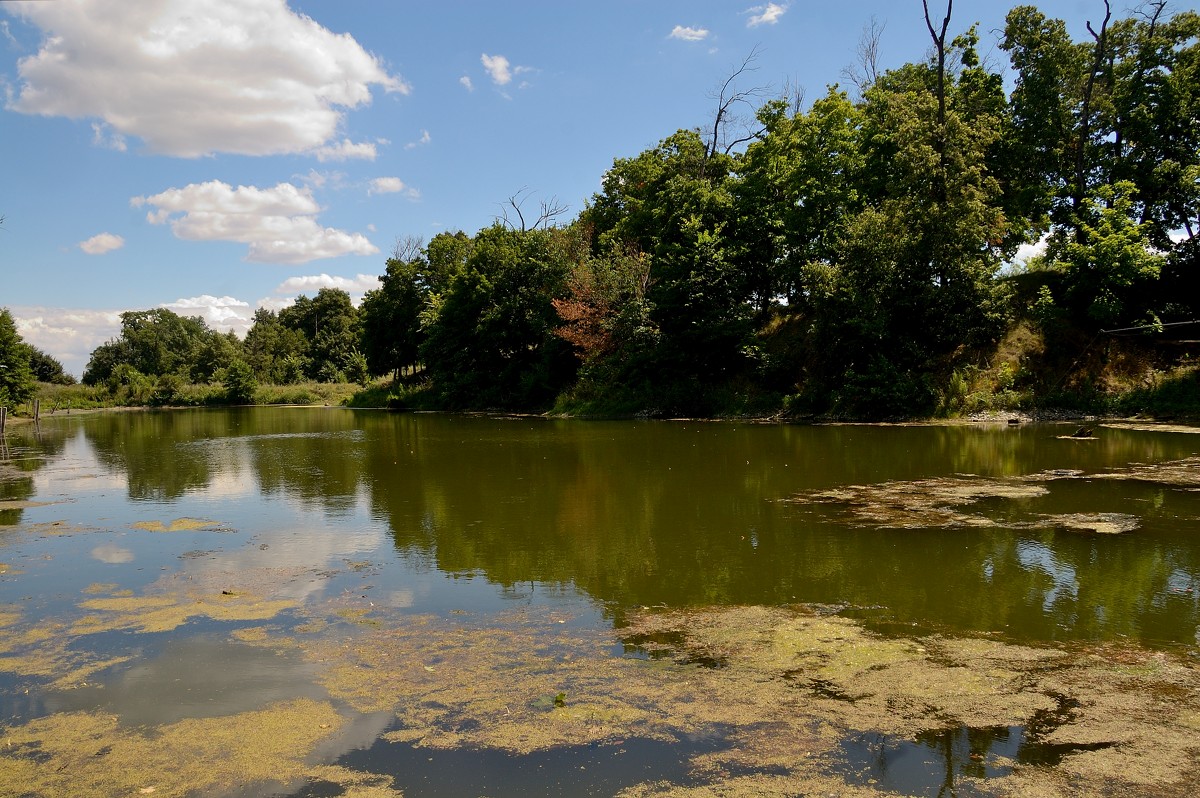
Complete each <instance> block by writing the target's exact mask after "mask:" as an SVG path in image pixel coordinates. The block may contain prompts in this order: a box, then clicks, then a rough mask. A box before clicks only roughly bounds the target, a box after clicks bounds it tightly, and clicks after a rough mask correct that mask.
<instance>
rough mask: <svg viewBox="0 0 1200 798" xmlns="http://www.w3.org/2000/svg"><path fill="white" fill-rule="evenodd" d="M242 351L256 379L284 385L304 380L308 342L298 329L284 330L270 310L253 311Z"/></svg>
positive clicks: (276, 316) (285, 328)
mask: <svg viewBox="0 0 1200 798" xmlns="http://www.w3.org/2000/svg"><path fill="white" fill-rule="evenodd" d="M242 348H243V351H244V352H245V359H246V362H247V363H248V364H249V365H250V367H251V368H252V369H253V370H254V374H255V376H256V378H257V379H258V380H260V381H262V382H268V383H274V384H276V385H288V384H291V383H295V382H299V381H300V380H302V379H304V373H305V370H306V368H307V358H306V356H305V354H304V353H305V352H306V351H307V350H308V339H307V338H305V336H304V333H302V332H300V331H299V330H294V329H290V328H288V327H285V326H284V325H283V324H282V323H281V322H280V321H279V316H278V315H277V314H276V313H275V312H274V311H272V310H268V309H267V308H259V309H258V310H256V311H254V323H253V324H252V325H251V327H250V329H249V330H248V331H247V332H246V340H245V341H244V342H243V345H242Z"/></svg>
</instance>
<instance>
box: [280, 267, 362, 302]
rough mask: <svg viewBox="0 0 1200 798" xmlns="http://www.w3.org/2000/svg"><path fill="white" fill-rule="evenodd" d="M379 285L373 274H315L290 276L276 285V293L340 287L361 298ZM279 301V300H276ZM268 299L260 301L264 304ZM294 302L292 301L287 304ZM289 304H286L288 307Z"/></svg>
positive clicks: (306, 292) (307, 292)
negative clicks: (353, 275)
mask: <svg viewBox="0 0 1200 798" xmlns="http://www.w3.org/2000/svg"><path fill="white" fill-rule="evenodd" d="M378 287H379V277H377V276H376V275H373V274H359V275H356V276H355V277H339V276H336V275H329V274H314V275H308V276H305V277H289V278H288V279H286V280H284V281H283V282H282V283H280V284H279V285H278V286H276V287H275V293H276V294H315V293H316V292H317V291H320V290H321V289H322V288H340V289H341V290H343V291H345V292H346V293H347V294H350V296H351V297H358V298H361V297H362V295H363V294H365V293H366V292H368V291H373V290H374V289H376V288H378ZM275 301H276V302H278V300H275ZM266 302H267V300H262V301H261V302H259V304H260V305H264V303H266ZM290 304H292V303H291V301H288V302H287V305H290ZM287 305H284V307H286V306H287Z"/></svg>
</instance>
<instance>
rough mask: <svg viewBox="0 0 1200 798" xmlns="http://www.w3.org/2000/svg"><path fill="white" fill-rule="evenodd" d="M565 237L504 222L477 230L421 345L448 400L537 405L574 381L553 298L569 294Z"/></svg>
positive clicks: (422, 354) (435, 303) (434, 310)
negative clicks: (570, 377) (558, 326)
mask: <svg viewBox="0 0 1200 798" xmlns="http://www.w3.org/2000/svg"><path fill="white" fill-rule="evenodd" d="M564 235H565V233H564V232H563V231H561V230H558V229H539V230H525V231H520V230H513V229H509V228H506V227H504V226H503V225H501V224H499V223H497V224H495V225H493V226H491V227H488V228H486V229H484V230H481V231H479V233H478V234H477V235H476V236H475V238H474V239H473V241H472V242H471V246H470V253H469V255H468V256H467V261H466V264H465V266H464V268H463V269H462V271H459V272H457V273H455V274H454V275H453V276H452V277H451V279H450V282H449V285H448V286H447V288H446V289H445V291H444V293H442V294H438V295H436V296H435V297H434V300H433V302H432V304H431V306H430V308H429V310H428V312H427V314H426V319H427V337H426V339H425V342H424V343H423V344H422V346H421V349H420V357H421V361H422V362H423V363H424V364H425V368H426V371H427V372H428V373H429V375H430V376H431V378H432V380H433V382H434V384H435V385H436V386H437V387H438V389H439V391H440V392H441V393H442V395H443V396H444V398H445V400H446V401H447V402H449V403H450V404H452V405H456V406H475V407H487V406H503V407H516V406H529V405H536V404H541V403H546V402H548V401H549V400H550V399H551V398H553V396H554V395H555V394H556V393H557V391H558V390H560V389H561V388H562V387H563V385H564V384H565V383H566V379H569V376H570V375H569V372H568V364H569V361H570V358H569V351H568V349H567V346H566V344H565V343H564V342H563V341H562V340H561V339H559V338H558V337H556V336H555V335H554V329H555V327H556V326H557V321H558V316H557V314H556V313H555V311H554V306H553V304H552V300H553V299H555V298H560V297H562V296H563V295H564V294H565V279H566V275H567V270H568V268H569V260H568V258H567V254H566V251H565V250H564V247H563V237H564Z"/></svg>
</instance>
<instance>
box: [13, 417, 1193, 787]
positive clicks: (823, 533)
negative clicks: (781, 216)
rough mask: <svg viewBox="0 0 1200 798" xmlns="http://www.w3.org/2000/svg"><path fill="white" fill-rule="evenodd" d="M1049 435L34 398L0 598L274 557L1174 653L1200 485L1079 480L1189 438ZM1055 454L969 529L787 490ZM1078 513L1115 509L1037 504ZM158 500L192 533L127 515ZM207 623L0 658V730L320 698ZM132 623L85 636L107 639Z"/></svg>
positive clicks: (999, 468)
mask: <svg viewBox="0 0 1200 798" xmlns="http://www.w3.org/2000/svg"><path fill="white" fill-rule="evenodd" d="M1074 430H1075V427H1074V426H1071V427H1066V426H1062V425H1059V426H1055V425H1023V426H1011V427H1010V426H1008V425H992V426H928V427H927V426H904V427H876V426H849V425H848V426H788V425H774V424H753V423H732V422H723V423H704V422H684V421H678V422H658V421H655V422H650V421H647V422H632V421H621V422H593V421H576V420H549V419H542V418H525V417H513V418H509V417H489V416H451V415H435V414H391V413H385V412H377V411H352V410H344V409H334V408H273V409H266V408H263V409H245V410H214V411H167V412H137V413H117V414H102V415H91V416H82V417H74V418H69V419H68V418H65V417H56V418H52V419H48V420H46V421H43V423H42V424H41V426H40V428H38V429H36V430H35V429H34V428H33V427H23V428H17V429H16V430H15V431H14V430H10V432H9V435H8V437H7V440H6V445H5V449H4V450H3V451H0V457H2V458H3V459H4V460H5V462H6V463H7V465H6V466H5V470H4V471H3V472H0V476H2V478H0V501H3V500H7V501H8V502H9V504H8V505H7V509H0V524H7V525H9V527H7V528H5V527H0V562H2V563H4V564H6V566H7V571H6V572H4V573H0V608H3V607H6V606H7V607H17V608H19V609H20V611H21V612H22V613H25V614H26V615H29V614H34V615H38V616H41V617H44V618H45V619H46V620H47V622H52V621H54V620H55V619H59V618H63V619H67V618H70V617H72V616H73V615H75V616H77V615H78V614H79V610H78V608H77V604H78V603H79V600H80V596H81V591H82V590H84V589H85V588H86V587H87V586H88V585H94V584H105V585H109V586H115V587H110V589H115V588H121V589H126V590H129V591H132V592H133V593H135V594H138V593H140V592H141V591H144V590H146V589H147V588H148V587H149V586H151V585H159V586H161V585H162V583H163V580H164V579H167V578H172V579H179V580H188V579H191V580H201V579H203V578H206V577H207V576H211V575H212V574H218V575H220V574H228V575H236V574H237V573H238V572H239V570H241V571H247V570H249V571H254V572H255V573H259V572H261V573H264V574H266V573H278V574H281V575H280V576H279V578H278V580H277V581H276V582H270V581H269V580H268V582H267V583H265V584H264V592H265V593H267V594H268V595H269V596H270V597H284V598H287V599H289V600H292V601H295V602H298V603H299V604H301V605H303V604H304V603H306V602H308V603H312V602H318V601H323V600H329V599H331V598H335V597H337V596H343V595H353V596H355V597H362V598H365V599H370V600H371V601H372V604H371V606H373V607H374V606H376V605H378V607H380V608H386V609H387V610H388V611H390V612H395V613H412V614H417V613H426V614H428V613H433V614H439V613H441V614H445V613H450V612H473V613H484V614H486V613H491V612H497V611H500V610H503V609H506V608H510V607H513V606H550V607H569V608H571V610H572V612H573V618H574V620H573V621H572V623H575V624H579V625H582V626H585V627H591V628H611V627H612V626H613V625H614V624H617V625H619V624H620V622H621V618H622V616H623V614H624V613H625V612H627V611H628V610H630V609H631V608H640V607H646V606H666V607H699V606H709V605H740V604H768V605H781V604H808V605H831V606H833V607H837V608H839V609H840V611H841V612H843V613H844V614H846V615H850V616H852V617H858V618H862V619H864V620H865V621H866V622H867V623H868V624H869V625H870V626H872V628H875V629H877V630H882V631H885V632H887V631H890V630H896V631H902V632H903V633H905V634H914V633H926V632H939V633H945V634H954V635H974V634H980V633H990V634H994V635H998V636H999V637H1000V638H1001V639H1005V640H1011V641H1016V642H1025V643H1035V644H1047V643H1059V642H1069V641H1108V640H1135V641H1140V642H1142V643H1144V644H1146V645H1149V646H1153V647H1169V648H1180V647H1182V648H1190V647H1195V646H1196V644H1197V639H1196V635H1197V624H1198V622H1200V606H1198V604H1197V594H1198V593H1200V588H1198V587H1197V580H1198V579H1200V540H1198V539H1197V530H1198V527H1197V523H1196V522H1197V518H1198V517H1200V492H1198V491H1197V490H1194V489H1188V487H1187V486H1186V485H1184V486H1181V485H1178V484H1170V483H1169V482H1167V483H1162V482H1156V481H1154V480H1153V479H1150V480H1145V479H1106V478H1103V477H1104V475H1106V474H1113V473H1120V472H1122V471H1123V470H1127V469H1129V468H1130V467H1131V465H1135V464H1145V465H1154V464H1162V463H1170V462H1173V461H1178V460H1181V459H1183V458H1187V457H1192V456H1195V455H1196V454H1197V453H1200V435H1195V434H1186V433H1175V432H1145V431H1134V430H1128V429H1113V428H1107V427H1103V428H1098V429H1097V430H1096V432H1095V437H1096V439H1095V440H1089V441H1078V440H1063V439H1061V438H1060V436H1062V435H1064V434H1069V433H1070V432H1073V431H1074ZM1055 470H1057V471H1059V472H1068V471H1069V472H1071V474H1073V475H1074V476H1073V478H1070V479H1047V480H1044V481H1039V482H1038V483H1037V484H1039V485H1041V486H1043V487H1044V488H1045V492H1044V493H1043V494H1042V495H1037V496H1031V497H1027V498H1019V499H1005V498H988V497H986V496H985V497H982V498H980V499H979V500H978V501H976V502H974V503H973V504H971V505H970V506H969V507H967V508H965V509H966V510H967V511H969V512H970V513H973V514H975V515H977V516H984V517H985V518H987V519H991V521H994V523H983V524H974V525H970V526H962V525H950V526H936V525H933V526H930V525H926V526H919V525H916V526H914V525H906V526H889V525H888V524H886V523H867V522H864V520H863V519H862V518H861V517H857V516H855V515H854V513H853V512H850V511H849V510H848V508H847V507H845V506H840V505H837V504H828V503H817V502H815V501H813V500H812V497H813V496H814V495H815V494H818V493H821V492H823V491H828V490H832V489H837V488H844V487H846V486H853V485H875V484H880V483H886V482H912V481H918V480H928V479H933V478H939V477H954V476H956V475H965V474H970V475H976V476H977V477H982V478H993V479H1000V480H1011V479H1016V478H1019V477H1025V476H1028V475H1036V474H1039V473H1043V472H1047V471H1055ZM1076 472H1082V473H1081V474H1080V473H1076ZM14 501H21V502H24V503H22V504H19V505H18V504H14V503H13V502H14ZM30 503H35V504H36V503H45V504H37V506H34V504H30ZM2 507H5V505H0V508H2ZM1097 513H1111V514H1120V515H1121V517H1123V518H1127V519H1132V520H1133V522H1134V525H1135V526H1136V529H1134V530H1133V531H1130V532H1127V533H1125V534H1121V535H1100V534H1089V533H1085V532H1079V531H1070V530H1067V529H1064V528H1062V527H1061V526H1058V525H1055V524H1053V523H1050V522H1048V521H1047V522H1045V523H1040V522H1039V521H1038V520H1037V519H1042V518H1050V517H1053V516H1057V515H1062V514H1097ZM176 518H198V519H206V520H208V521H210V522H212V524H213V525H215V526H216V527H217V528H216V529H215V530H214V529H213V528H209V529H206V530H196V531H182V532H176V533H172V534H160V535H153V534H148V533H145V532H140V531H138V529H137V528H136V527H135V526H134V525H135V524H138V523H146V522H155V521H160V522H169V521H171V520H172V519H176ZM56 524H57V525H58V526H59V527H60V528H62V529H68V530H70V531H71V533H70V534H65V535H64V534H58V533H55V532H54V526H53V525H56ZM230 578H234V577H233V576H230ZM219 626H220V625H219V624H216V623H215V622H212V621H205V620H203V619H196V620H193V621H190V622H189V623H187V624H184V625H183V626H181V627H179V628H178V629H175V630H173V631H172V632H171V633H170V634H165V635H158V636H153V635H146V636H143V637H144V638H146V639H144V640H140V641H139V642H138V643H137V647H136V653H135V655H134V658H133V660H132V661H131V662H130V663H127V664H124V665H122V666H119V667H116V668H114V669H112V670H111V671H109V672H106V673H102V674H100V675H99V676H98V677H97V679H96V680H94V681H97V682H99V683H101V686H100V687H99V688H97V689H93V690H80V691H76V692H74V693H72V694H69V695H68V694H62V693H56V692H54V691H52V690H49V689H45V687H44V685H42V684H40V683H39V682H38V680H37V679H30V678H23V677H11V678H9V677H7V676H5V675H4V674H3V673H0V724H3V723H4V722H5V719H6V718H7V719H8V720H11V721H15V722H19V721H24V720H27V719H29V718H33V717H39V716H44V715H46V714H48V713H52V712H57V711H64V710H68V709H79V708H83V709H88V708H94V707H104V708H107V709H109V710H111V711H113V712H114V713H124V714H125V715H126V716H127V717H132V718H135V719H137V721H138V722H143V723H155V722H158V723H162V722H169V721H172V720H175V719H179V718H182V717H190V716H204V715H206V714H208V715H211V714H214V713H217V714H219V713H220V712H230V711H235V710H237V709H238V708H245V707H247V706H259V705H261V704H263V703H264V702H265V701H267V700H269V699H271V698H272V697H286V696H289V695H293V696H294V695H304V694H309V693H312V694H316V693H318V692H319V691H314V689H313V688H312V687H311V673H309V672H308V670H306V668H308V667H309V666H307V665H305V664H303V663H301V662H299V661H298V660H297V661H295V662H293V661H289V660H287V659H286V658H279V657H276V658H275V659H274V660H271V661H270V662H267V661H266V660H264V659H263V658H264V657H266V655H260V654H253V653H252V654H247V653H246V652H244V651H234V650H232V649H230V648H229V646H228V644H227V643H225V642H221V641H219V640H216V639H215V638H214V629H216V628H217V627H219ZM220 628H222V629H223V628H224V627H220ZM914 630H915V632H914ZM127 638H128V635H125V636H124V637H122V636H120V635H117V636H114V637H112V638H111V639H110V640H108V642H107V643H104V645H110V646H112V647H113V649H114V651H118V650H119V651H121V652H125V651H127V650H128V648H129V646H130V644H129V642H128V640H127ZM97 645H100V644H99V643H98V644H97ZM237 657H242V660H238V659H237ZM266 659H267V660H269V659H270V657H266ZM196 663H209V664H210V666H211V667H200V668H199V669H197V667H196ZM222 663H233V664H230V665H228V667H226V666H225V665H223V664H222ZM223 669H225V670H229V671H230V672H231V673H236V676H233V675H230V676H224V675H222V673H220V671H222V670H223ZM201 672H202V673H203V674H204V676H203V677H201V676H200V675H199V674H200V673H201ZM196 694H203V695H205V696H206V699H205V700H204V701H194V700H192V698H190V697H194V696H195V695H196ZM214 695H217V696H221V698H220V700H215V699H213V698H212V696H214ZM368 726H369V724H368ZM384 726H386V723H381V725H378V726H371V727H370V728H367V729H366V730H365V731H363V732H362V736H363V738H364V740H362V741H360V743H361V744H363V745H365V744H366V743H367V742H369V741H370V740H371V739H373V735H374V734H377V733H378V732H380V731H381V730H382V728H383V727H384ZM648 756H649V755H648ZM414 794H419V792H416V793H414Z"/></svg>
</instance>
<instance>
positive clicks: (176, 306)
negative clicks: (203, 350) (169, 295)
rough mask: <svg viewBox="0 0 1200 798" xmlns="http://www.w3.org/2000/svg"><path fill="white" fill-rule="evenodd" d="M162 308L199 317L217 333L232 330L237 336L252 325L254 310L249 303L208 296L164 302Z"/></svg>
mask: <svg viewBox="0 0 1200 798" xmlns="http://www.w3.org/2000/svg"><path fill="white" fill-rule="evenodd" d="M162 307H164V308H167V309H168V310H170V311H173V312H175V313H178V314H179V315H180V316H199V317H201V318H202V319H204V321H205V322H207V323H208V326H209V327H212V328H213V329H214V330H217V331H218V332H223V333H224V332H229V331H230V330H232V331H233V332H235V333H236V334H237V335H239V336H245V334H246V331H247V330H249V329H250V327H251V325H252V324H253V323H254V309H253V308H251V307H250V303H249V302H245V301H243V300H241V299H237V298H235V297H231V296H222V297H216V296H211V295H209V294H201V295H200V296H195V297H187V298H184V299H176V300H175V301H174V302H164V303H163V305H162Z"/></svg>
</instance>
